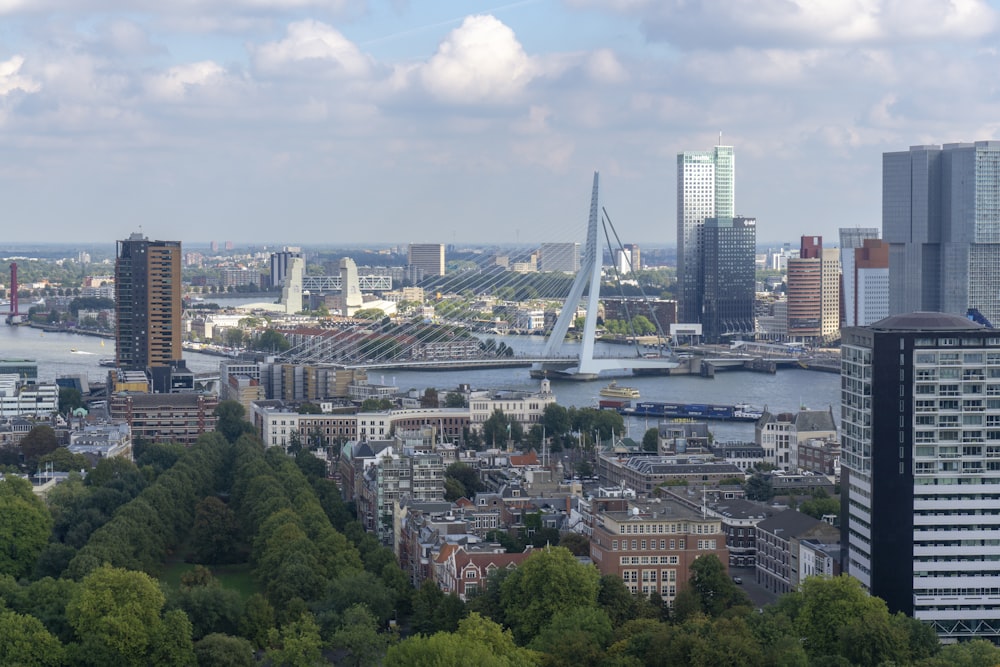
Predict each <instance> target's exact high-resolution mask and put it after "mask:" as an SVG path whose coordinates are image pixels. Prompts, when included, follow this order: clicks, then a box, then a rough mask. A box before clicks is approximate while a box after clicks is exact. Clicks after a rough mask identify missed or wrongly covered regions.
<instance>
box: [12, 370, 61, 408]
mask: <svg viewBox="0 0 1000 667" xmlns="http://www.w3.org/2000/svg"><path fill="white" fill-rule="evenodd" d="M58 411H59V387H57V386H56V385H55V384H51V383H47V382H44V383H37V384H28V383H26V382H24V381H23V380H21V378H20V377H18V376H17V375H0V417H22V416H28V415H34V416H37V417H48V416H49V415H51V414H52V413H54V412H58Z"/></svg>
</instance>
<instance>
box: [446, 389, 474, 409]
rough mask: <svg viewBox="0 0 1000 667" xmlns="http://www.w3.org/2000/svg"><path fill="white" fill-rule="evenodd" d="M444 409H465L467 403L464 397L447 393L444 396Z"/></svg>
mask: <svg viewBox="0 0 1000 667" xmlns="http://www.w3.org/2000/svg"><path fill="white" fill-rule="evenodd" d="M444 407H446V408H467V407H469V402H468V401H467V400H465V395H464V394H460V393H458V392H457V391H449V392H448V393H447V394H445V395H444Z"/></svg>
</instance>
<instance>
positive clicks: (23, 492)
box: [0, 477, 52, 577]
mask: <svg viewBox="0 0 1000 667" xmlns="http://www.w3.org/2000/svg"><path fill="white" fill-rule="evenodd" d="M51 530H52V515H51V514H49V511H48V510H47V509H46V508H45V505H44V504H43V503H42V501H41V500H39V499H38V497H37V496H36V495H35V494H34V493H32V491H31V484H30V483H29V482H28V481H27V480H25V479H21V478H20V477H7V478H6V479H3V480H0V574H9V575H11V576H13V577H23V576H26V575H27V574H29V573H30V572H31V570H32V568H33V567H34V565H35V560H36V559H37V558H38V555H39V554H40V553H42V551H43V550H44V549H45V545H46V544H47V543H48V541H49V533H50V532H51Z"/></svg>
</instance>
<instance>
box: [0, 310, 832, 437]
mask: <svg viewBox="0 0 1000 667" xmlns="http://www.w3.org/2000/svg"><path fill="white" fill-rule="evenodd" d="M497 340H498V342H499V341H503V342H506V343H507V344H508V345H510V346H511V347H513V348H514V349H515V350H516V351H517V352H518V353H519V354H532V353H535V354H537V353H539V352H540V350H541V347H542V345H543V344H544V339H543V338H542V337H541V336H508V337H499V338H497ZM102 341H104V345H103V346H102V344H101V342H102ZM573 351H574V345H572V344H567V346H566V348H565V349H564V353H565V354H572V353H573ZM630 352H631V349H630V348H626V347H624V346H614V345H605V344H601V343H599V344H598V346H597V353H598V354H599V355H604V356H612V355H613V356H624V355H628V354H629V353H630ZM106 357H114V341H113V340H107V339H102V338H96V337H92V336H80V335H76V334H68V333H50V332H44V333H43V332H41V331H40V330H38V329H33V328H30V327H11V326H5V325H2V324H0V358H2V359H34V360H36V361H37V362H38V376H39V379H40V380H43V381H49V382H51V381H53V380H55V378H56V377H58V376H61V375H80V374H83V375H86V376H87V378H88V379H89V380H90V381H91V382H100V381H103V380H104V378H105V376H106V374H107V369H105V368H102V367H101V366H100V365H99V361H100V359H102V358H106ZM184 359H185V361H186V362H187V365H188V368H189V369H191V370H192V371H193V372H195V373H202V372H213V371H217V370H218V369H219V362H220V361H222V359H221V358H220V357H217V356H212V355H207V354H201V353H198V352H187V351H185V352H184ZM608 379H610V377H609V378H608ZM608 379H602V380H600V381H595V382H573V381H568V380H562V381H560V380H553V382H552V391H553V393H554V394H555V395H556V399H557V400H558V402H559V403H560V404H561V405H564V406H566V407H569V406H576V407H594V406H596V405H597V402H598V400H599V399H600V395H599V393H598V392H599V391H600V389H601V387H603V386H604V385H605V384H607V382H608ZM616 379H618V381H619V384H623V385H627V386H631V387H636V388H637V389H638V390H639V391H640V393H641V394H642V398H641V399H640V400H643V401H662V402H671V403H715V404H720V405H733V404H736V403H749V404H751V405H754V406H758V407H765V406H766V407H767V408H768V409H769V410H770V411H771V412H794V411H796V410H798V409H799V407H805V408H808V409H811V410H826V409H829V408H831V407H832V408H833V414H834V419H835V420H836V421H837V422H838V423H839V422H840V410H839V405H840V376H839V375H836V374H833V373H821V372H817V371H807V370H802V369H789V370H780V371H778V373H777V374H775V375H768V374H764V373H751V372H747V371H729V372H726V371H720V372H718V374H717V375H716V376H715V378H712V379H707V378H702V377H698V376H691V375H680V376H673V377H670V376H662V377H657V376H643V377H631V376H629V375H626V374H624V373H623V374H622V375H621V376H619V377H617V378H616ZM369 381H370V382H372V383H378V384H392V385H395V386H398V387H399V388H400V389H402V390H407V389H417V390H423V389H424V388H427V387H434V388H437V389H438V390H439V391H441V392H446V391H449V390H453V389H456V388H457V387H458V386H459V385H460V384H468V385H470V386H471V387H472V388H473V389H517V390H527V391H535V390H537V388H538V384H539V381H538V380H533V379H531V378H530V377H529V375H528V369H527V368H506V369H485V370H455V371H396V370H393V371H388V370H387V371H382V370H373V371H371V372H369ZM629 422H630V423H629V431H630V435H632V436H633V437H641V436H642V433H643V432H644V431H645V429H646V428H647V427H649V426H654V425H655V422H650V421H648V420H646V419H637V418H633V419H631V420H629ZM711 428H712V431H713V432H714V433H715V437H716V439H718V440H723V441H725V440H752V439H753V424H752V423H738V422H731V423H730V422H714V423H712V425H711Z"/></svg>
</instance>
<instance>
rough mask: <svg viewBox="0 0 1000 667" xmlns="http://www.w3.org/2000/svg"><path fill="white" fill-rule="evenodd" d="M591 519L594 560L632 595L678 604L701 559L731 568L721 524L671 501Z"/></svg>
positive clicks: (656, 501) (636, 505)
mask: <svg viewBox="0 0 1000 667" xmlns="http://www.w3.org/2000/svg"><path fill="white" fill-rule="evenodd" d="M619 502H621V501H619ZM612 506H614V505H612ZM591 516H592V517H593V520H594V525H593V527H592V534H591V538H590V558H591V560H592V561H593V562H594V564H595V565H597V568H598V569H599V570H600V571H601V574H610V575H613V576H616V577H618V578H620V579H621V580H622V581H623V582H624V583H625V586H626V587H627V588H628V589H629V590H630V591H632V592H633V593H642V594H643V595H647V596H648V595H651V594H652V593H654V592H656V593H659V594H660V596H661V597H662V598H663V599H664V601H666V602H673V599H674V597H675V596H676V595H677V590H678V586H679V585H682V584H683V583H684V582H686V581H687V580H688V579H689V578H690V568H691V565H692V563H694V561H695V559H697V558H698V557H699V556H705V555H709V554H712V555H715V556H716V557H717V558H718V559H719V560H720V561H721V562H722V564H723V566H724V567H728V565H727V564H728V563H729V553H728V549H727V548H726V537H725V533H724V532H723V530H722V521H721V520H720V519H719V518H717V517H710V516H706V515H703V514H702V513H700V512H696V511H693V510H691V509H690V508H688V507H685V506H684V505H683V504H681V503H678V502H676V501H675V500H673V499H671V498H656V499H654V500H652V501H650V502H646V503H637V502H634V501H628V506H627V508H626V509H625V510H624V511H621V510H617V509H607V510H600V511H598V512H596V513H594V514H592V515H591Z"/></svg>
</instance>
